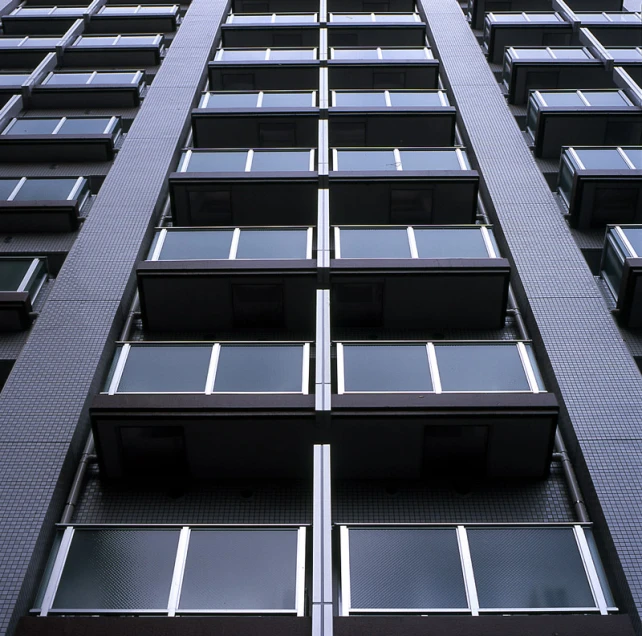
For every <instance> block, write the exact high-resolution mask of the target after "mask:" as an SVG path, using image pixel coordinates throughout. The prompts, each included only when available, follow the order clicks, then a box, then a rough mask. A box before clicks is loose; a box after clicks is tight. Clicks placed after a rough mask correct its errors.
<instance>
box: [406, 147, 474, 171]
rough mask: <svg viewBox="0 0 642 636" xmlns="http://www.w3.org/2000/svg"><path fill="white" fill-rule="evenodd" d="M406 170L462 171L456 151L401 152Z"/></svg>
mask: <svg viewBox="0 0 642 636" xmlns="http://www.w3.org/2000/svg"><path fill="white" fill-rule="evenodd" d="M400 154H401V165H402V166H403V169H404V170H461V165H460V164H459V158H458V157H457V153H456V152H455V151H454V150H401V151H400Z"/></svg>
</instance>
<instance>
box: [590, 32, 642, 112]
mask: <svg viewBox="0 0 642 636" xmlns="http://www.w3.org/2000/svg"><path fill="white" fill-rule="evenodd" d="M640 28H641V29H642V25H640ZM640 37H642V31H641V32H640ZM582 93H584V97H586V99H588V101H589V104H591V106H630V105H631V104H630V103H629V102H628V101H627V100H626V99H624V97H622V95H621V94H620V93H619V92H618V91H582Z"/></svg>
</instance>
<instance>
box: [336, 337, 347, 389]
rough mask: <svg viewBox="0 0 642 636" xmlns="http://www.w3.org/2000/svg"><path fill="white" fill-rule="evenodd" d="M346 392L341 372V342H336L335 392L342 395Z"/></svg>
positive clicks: (343, 376)
mask: <svg viewBox="0 0 642 636" xmlns="http://www.w3.org/2000/svg"><path fill="white" fill-rule="evenodd" d="M345 392H346V380H345V375H344V373H343V344H341V343H340V342H337V393H338V394H339V395H343V394H344V393H345Z"/></svg>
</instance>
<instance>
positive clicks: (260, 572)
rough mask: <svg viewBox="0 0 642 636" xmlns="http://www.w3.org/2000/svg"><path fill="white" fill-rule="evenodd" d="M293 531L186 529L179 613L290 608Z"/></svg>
mask: <svg viewBox="0 0 642 636" xmlns="http://www.w3.org/2000/svg"><path fill="white" fill-rule="evenodd" d="M296 555H297V531H296V530H294V529H292V530H192V532H191V536H190V542H189V549H188V552H187V561H186V563H185V577H184V578H183V585H182V588H181V598H180V602H179V609H218V610H227V611H229V610H294V609H295V593H296V585H295V583H296Z"/></svg>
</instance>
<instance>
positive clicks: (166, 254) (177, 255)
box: [149, 228, 234, 261]
mask: <svg viewBox="0 0 642 636" xmlns="http://www.w3.org/2000/svg"><path fill="white" fill-rule="evenodd" d="M159 236H160V237H162V239H160V240H162V243H161V244H160V245H159V244H158V241H159ZM233 236H234V230H206V229H199V230H187V229H186V230H182V229H174V228H172V229H170V230H164V231H163V230H161V232H159V234H157V236H156V239H155V241H154V243H153V244H152V247H151V249H150V256H149V258H150V259H151V260H159V261H188V260H212V259H223V258H229V256H230V249H231V247H232V238H233Z"/></svg>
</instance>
